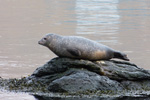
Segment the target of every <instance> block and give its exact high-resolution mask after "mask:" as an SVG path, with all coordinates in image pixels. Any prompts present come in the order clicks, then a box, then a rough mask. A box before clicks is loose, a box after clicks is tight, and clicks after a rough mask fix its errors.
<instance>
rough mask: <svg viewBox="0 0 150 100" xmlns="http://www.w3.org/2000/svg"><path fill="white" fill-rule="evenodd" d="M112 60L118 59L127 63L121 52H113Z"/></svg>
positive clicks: (124, 55)
mask: <svg viewBox="0 0 150 100" xmlns="http://www.w3.org/2000/svg"><path fill="white" fill-rule="evenodd" d="M113 58H118V59H123V60H126V61H129V59H128V57H127V55H126V54H124V53H122V52H118V51H116V52H114V57H113Z"/></svg>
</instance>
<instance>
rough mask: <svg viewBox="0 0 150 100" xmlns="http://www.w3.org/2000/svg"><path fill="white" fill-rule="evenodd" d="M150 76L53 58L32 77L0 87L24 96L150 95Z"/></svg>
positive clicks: (120, 64)
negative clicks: (65, 94) (16, 91)
mask: <svg viewBox="0 0 150 100" xmlns="http://www.w3.org/2000/svg"><path fill="white" fill-rule="evenodd" d="M149 83H150V72H149V71H148V70H144V69H142V68H139V67H137V66H136V65H135V64H132V63H129V62H124V61H114V60H109V61H108V60H101V61H88V60H78V59H70V58H59V57H57V58H54V59H52V60H50V61H49V62H47V63H46V64H44V65H43V66H41V67H39V68H37V69H36V70H35V71H34V72H33V74H32V75H31V76H29V77H26V78H22V79H9V80H7V79H1V80H0V86H1V87H5V88H6V87H7V88H6V89H9V90H20V91H24V92H34V93H37V92H43V93H45V92H46V93H49V92H57V93H69V94H70V93H71V94H74V93H75V94H94V95H102V94H105V95H106V94H109V95H116V94H117V95H120V96H121V95H123V94H124V95H128V93H130V94H131V95H135V91H136V95H137V94H138V95H139V94H141V95H143V94H145V93H146V94H150V93H149V92H150V88H149V87H150V85H149ZM141 91H142V92H141Z"/></svg>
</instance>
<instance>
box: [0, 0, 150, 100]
mask: <svg viewBox="0 0 150 100" xmlns="http://www.w3.org/2000/svg"><path fill="white" fill-rule="evenodd" d="M0 4H1V6H0V46H1V47H0V76H1V77H3V78H20V77H24V76H28V75H30V74H31V73H32V72H33V71H34V70H35V69H36V68H37V67H39V66H41V65H43V64H44V63H45V62H47V61H48V60H50V59H52V58H53V57H56V55H54V54H53V53H52V52H51V51H50V50H48V49H47V48H45V47H43V46H40V45H38V43H37V41H38V40H40V39H41V37H42V36H43V35H45V34H46V33H57V34H61V35H77V36H83V37H86V38H89V39H92V40H95V41H97V42H99V43H103V44H105V45H108V46H110V47H112V48H114V49H116V50H120V51H122V52H125V53H127V54H128V57H129V58H130V59H131V62H133V63H135V64H137V65H138V66H140V67H142V68H145V69H150V62H149V59H150V57H149V56H150V45H149V43H150V39H149V38H150V33H149V32H150V28H149V27H150V23H149V22H150V1H149V0H30V1H27V0H0ZM0 94H1V95H4V96H5V97H6V98H4V97H3V96H1V98H2V99H1V98H0V99H1V100H7V94H5V93H0ZM18 96H20V97H21V95H18ZM27 96H28V95H27ZM8 97H9V98H11V99H15V98H16V97H15V96H13V95H12V96H8ZM30 97H31V98H33V97H32V96H30ZM22 100H26V99H22Z"/></svg>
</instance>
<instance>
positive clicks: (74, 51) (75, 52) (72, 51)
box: [67, 48, 81, 57]
mask: <svg viewBox="0 0 150 100" xmlns="http://www.w3.org/2000/svg"><path fill="white" fill-rule="evenodd" d="M67 51H68V52H69V53H70V54H71V55H73V56H76V57H79V56H81V52H80V51H79V50H78V49H74V48H73V49H67Z"/></svg>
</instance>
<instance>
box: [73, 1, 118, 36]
mask: <svg viewBox="0 0 150 100" xmlns="http://www.w3.org/2000/svg"><path fill="white" fill-rule="evenodd" d="M117 6H118V0H76V8H75V11H76V18H77V28H76V33H77V34H102V35H106V34H108V35H109V34H117V33H118V24H119V23H120V22H119V18H120V16H119V15H118V9H117Z"/></svg>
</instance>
